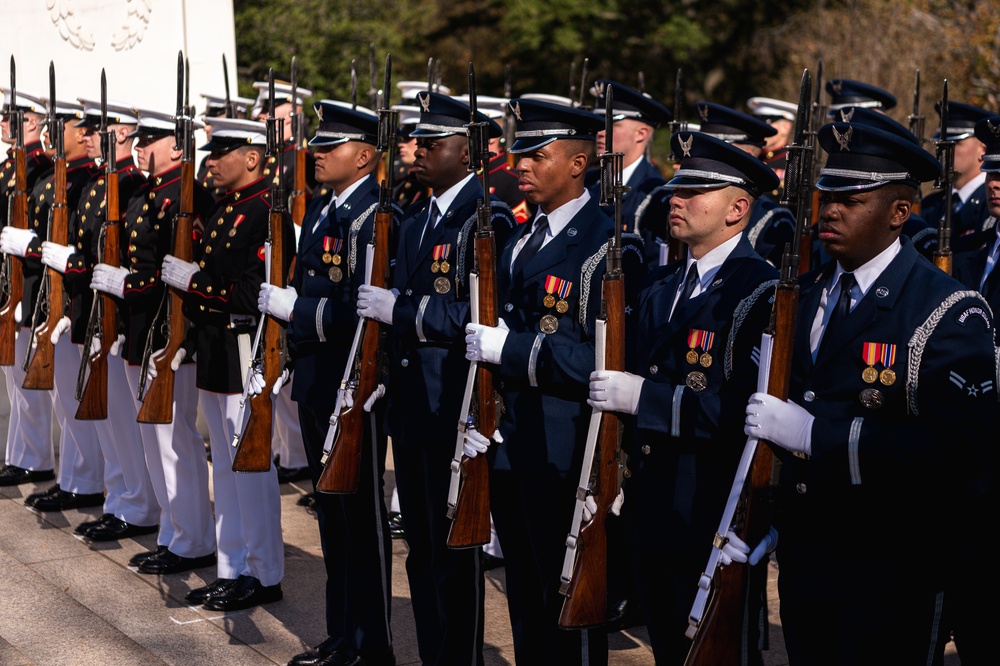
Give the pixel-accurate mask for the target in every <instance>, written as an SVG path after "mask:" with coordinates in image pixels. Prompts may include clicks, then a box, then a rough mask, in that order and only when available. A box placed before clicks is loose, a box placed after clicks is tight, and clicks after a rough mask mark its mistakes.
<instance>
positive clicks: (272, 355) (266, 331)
mask: <svg viewBox="0 0 1000 666" xmlns="http://www.w3.org/2000/svg"><path fill="white" fill-rule="evenodd" d="M294 78H295V59H294V58H293V59H292V80H293V83H292V111H293V114H294V112H295V108H296V107H295V94H296V91H295V83H294ZM267 88H268V96H269V99H270V104H269V106H268V109H269V110H268V113H267V151H266V152H267V157H268V158H270V157H274V159H275V165H274V166H275V173H277V174H281V173H282V171H283V169H282V167H283V159H282V153H283V152H284V150H283V149H282V145H281V144H282V141H281V137H282V136H283V135H284V129H285V128H284V122H285V121H284V119H283V118H275V116H274V106H275V104H274V70H273V69H271V70H269V71H268V74H267ZM293 123H294V115H293ZM285 212H286V209H285V186H284V184H283V179H282V178H280V177H278V178H275V179H274V181H273V183H272V185H271V214H270V216H269V217H268V221H267V240H266V241H265V242H264V254H265V262H264V263H265V267H266V270H267V281H268V282H269V283H271V284H273V285H275V286H276V287H282V288H284V286H285V282H286V277H287V276H286V274H285V269H284V268H285V267H284V262H283V257H284V256H285V255H284V226H285ZM256 335H257V338H258V342H257V344H255V347H256V350H255V351H256V353H255V354H253V356H254V358H255V359H256V358H257V357H258V356H259V357H260V366H261V371H262V372H263V374H264V387H263V388H262V389H261V391H260V393H258V394H257V395H254V396H252V397H251V398H250V399H249V402H246V399H245V398H244V401H243V404H242V405H241V412H242V413H241V414H240V417H241V418H240V419H239V420H238V421H237V423H239V424H242V423H243V419H244V418H245V419H246V426H245V427H243V428H241V429H240V430H239V431H237V432H236V433H235V434H234V435H233V447H234V448H235V449H236V453H235V455H234V456H233V471H234V472H266V471H268V470H270V469H271V430H272V426H273V425H274V403H273V402H272V400H271V398H272V396H271V389H272V388H273V387H274V384H275V382H279V381H281V372H282V370H283V369H284V367H285V359H286V358H287V353H286V347H285V329H284V327H283V326H282V325H281V323H280V322H279V321H278V320H277V319H275V318H274V317H272V316H271V315H264V314H261V316H260V322H259V323H258V324H257V334H256ZM261 335H263V338H261V337H260V336H261ZM244 386H245V385H244ZM244 392H246V388H245V387H244ZM247 406H249V407H250V413H249V414H246V407H247Z"/></svg>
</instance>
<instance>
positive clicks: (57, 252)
mask: <svg viewBox="0 0 1000 666" xmlns="http://www.w3.org/2000/svg"><path fill="white" fill-rule="evenodd" d="M73 252H74V250H73V248H71V247H69V246H67V245H59V244H58V243H53V242H51V241H42V263H43V264H45V265H46V266H48V267H50V268H53V269H55V270H57V271H59V272H60V273H65V272H66V262H67V261H69V257H70V255H71V254H73ZM125 272H126V273H127V272H128V271H125Z"/></svg>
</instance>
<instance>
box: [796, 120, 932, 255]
mask: <svg viewBox="0 0 1000 666" xmlns="http://www.w3.org/2000/svg"><path fill="white" fill-rule="evenodd" d="M837 120H839V121H840V122H844V123H852V124H855V125H868V126H870V127H874V128H875V129H880V130H883V131H886V132H891V133H892V134H895V135H897V136H900V137H902V138H904V139H906V140H907V141H909V142H910V143H912V144H914V145H917V146H920V139H919V138H917V137H916V136H915V135H914V134H913V132H911V131H910V130H909V129H907V128H906V127H904V126H903V125H902V124H900V123H898V122H896V121H895V120H893V119H892V118H891V117H890V116H888V115H886V114H884V113H880V112H879V111H876V110H875V109H868V108H865V107H860V106H845V107H841V108H839V109H837ZM902 235H903V236H906V237H907V238H909V239H910V242H911V243H912V244H913V247H914V248H915V249H916V250H917V252H919V253H920V254H922V255H924V256H925V257H927V258H928V259H931V260H933V259H934V253H935V252H936V251H937V248H938V239H937V228H936V227H934V226H932V225H930V224H929V223H928V222H927V220H926V219H925V218H923V217H922V216H920V215H918V214H917V213H915V212H914V211H913V210H912V209H911V210H910V216H909V217H908V218H906V222H904V223H903V231H902ZM812 248H813V263H812V265H813V266H819V265H820V264H824V263H826V262H827V261H829V260H830V257H829V255H827V254H826V252H825V251H824V250H823V244H822V243H821V242H820V241H819V238H818V237H814V238H813V243H812Z"/></svg>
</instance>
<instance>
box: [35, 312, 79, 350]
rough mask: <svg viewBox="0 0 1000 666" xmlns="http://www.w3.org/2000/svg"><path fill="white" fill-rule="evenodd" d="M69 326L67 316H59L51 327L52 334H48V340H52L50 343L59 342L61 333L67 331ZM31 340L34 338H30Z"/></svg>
mask: <svg viewBox="0 0 1000 666" xmlns="http://www.w3.org/2000/svg"><path fill="white" fill-rule="evenodd" d="M43 325H44V324H43ZM69 328H70V326H69V317H60V318H59V321H57V322H56V327H55V328H53V329H52V335H51V336H49V340H51V341H52V344H54V345H56V344H59V338H60V337H62V334H63V333H65V332H66V331H68V330H69ZM32 340H34V338H32Z"/></svg>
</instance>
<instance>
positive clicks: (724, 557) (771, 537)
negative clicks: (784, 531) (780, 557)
mask: <svg viewBox="0 0 1000 666" xmlns="http://www.w3.org/2000/svg"><path fill="white" fill-rule="evenodd" d="M726 539H727V541H726V543H725V545H723V546H722V552H721V553H720V555H719V562H721V563H722V565H723V566H728V565H730V564H732V563H733V562H749V563H750V566H754V565H756V564H757V563H758V562H760V561H761V560H762V559H764V557H765V556H767V555H770V554H771V552H772V551H774V549H775V548H777V547H778V530H776V529H774V526H773V525H772V526H771V529H770V530H768V533H767V534H765V535H764V538H763V539H761V540H760V543H758V544H757V547H756V548H754V549H753V552H751V551H750V546H748V545H747V544H746V542H744V541H743V539H741V538H739V537H738V536H736V533H735V532H733V531H732V530H729V531H727V532H726Z"/></svg>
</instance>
